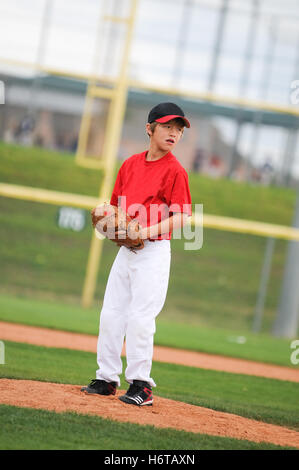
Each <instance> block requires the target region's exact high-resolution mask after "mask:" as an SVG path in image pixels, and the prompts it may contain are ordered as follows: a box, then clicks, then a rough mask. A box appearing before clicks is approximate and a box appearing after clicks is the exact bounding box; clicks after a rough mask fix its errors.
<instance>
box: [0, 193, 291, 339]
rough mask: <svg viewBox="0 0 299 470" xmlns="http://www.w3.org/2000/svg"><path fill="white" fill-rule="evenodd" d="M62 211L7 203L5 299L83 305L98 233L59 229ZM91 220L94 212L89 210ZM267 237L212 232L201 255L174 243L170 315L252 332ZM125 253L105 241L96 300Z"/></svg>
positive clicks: (273, 282)
mask: <svg viewBox="0 0 299 470" xmlns="http://www.w3.org/2000/svg"><path fill="white" fill-rule="evenodd" d="M57 212H58V207H56V206H47V205H44V204H38V203H30V202H24V201H15V200H9V199H6V198H0V223H1V225H0V242H1V243H0V259H1V268H0V269H1V278H2V280H1V286H0V291H1V292H2V293H11V294H16V295H20V294H21V295H24V294H26V295H28V296H31V297H36V298H41V299H42V298H44V299H45V298H46V299H47V298H48V299H49V298H50V299H57V300H59V299H60V300H63V301H67V302H71V303H73V304H74V303H79V302H80V298H81V293H82V288H83V282H84V276H85V270H86V264H87V257H88V251H89V244H90V239H91V228H90V226H89V225H88V226H86V228H85V229H84V230H83V231H82V232H79V233H75V232H73V231H71V230H63V229H60V228H59V227H58V226H57V223H56V219H57ZM86 217H87V221H89V214H88V213H87V212H86ZM285 248H286V243H285V242H283V241H278V242H277V244H276V250H275V255H274V258H273V267H272V274H271V279H270V283H269V290H268V297H267V300H266V305H265V313H264V320H263V331H270V329H271V325H272V323H273V320H274V318H275V315H276V307H277V303H278V299H279V291H280V283H281V279H282V275H283V265H284V254H285ZM264 249H265V239H263V238H261V237H260V238H259V237H254V236H249V235H243V234H232V233H228V232H219V231H215V230H208V229H206V230H205V231H204V245H203V248H202V249H201V250H199V251H198V252H195V253H194V252H191V251H185V250H184V246H183V240H173V241H172V265H171V275H170V281H169V289H168V295H167V299H166V303H165V306H164V316H167V317H168V319H171V320H174V321H180V322H184V323H186V322H187V323H192V324H198V325H206V326H215V327H224V328H232V329H245V330H247V331H250V329H251V327H252V323H253V317H254V310H255V304H256V299H257V292H258V287H259V278H260V271H261V268H262V259H263V255H264ZM116 254H117V247H116V246H114V245H113V244H112V243H110V242H109V241H105V242H104V250H103V256H102V261H101V268H100V271H99V275H98V282H97V286H96V295H95V299H96V300H95V302H97V303H98V302H99V301H101V300H102V298H103V295H104V290H105V285H106V282H107V279H108V275H109V271H110V268H111V266H112V263H113V260H114V258H115V256H116Z"/></svg>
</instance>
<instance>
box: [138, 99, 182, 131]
mask: <svg viewBox="0 0 299 470" xmlns="http://www.w3.org/2000/svg"><path fill="white" fill-rule="evenodd" d="M175 118H181V119H183V121H184V123H185V126H186V127H190V122H189V121H188V119H187V118H186V117H185V114H184V111H183V110H182V109H181V108H180V107H179V106H177V105H176V104H174V103H160V104H157V106H155V107H154V108H153V109H152V110H151V111H150V113H149V115H148V120H147V122H149V123H152V122H155V121H156V122H160V123H162V124H163V123H165V122H168V121H171V119H175Z"/></svg>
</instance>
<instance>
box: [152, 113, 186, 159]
mask: <svg viewBox="0 0 299 470" xmlns="http://www.w3.org/2000/svg"><path fill="white" fill-rule="evenodd" d="M146 130H147V133H148V134H149V135H150V139H151V145H155V147H157V148H159V150H162V151H165V152H169V151H171V150H173V149H174V147H175V146H176V145H177V143H178V142H179V141H180V139H181V137H182V135H183V132H184V125H183V123H181V122H180V121H177V120H175V119H172V120H171V121H168V122H165V123H164V124H161V123H159V122H158V123H157V125H156V127H155V130H154V132H152V131H151V129H150V124H147V125H146Z"/></svg>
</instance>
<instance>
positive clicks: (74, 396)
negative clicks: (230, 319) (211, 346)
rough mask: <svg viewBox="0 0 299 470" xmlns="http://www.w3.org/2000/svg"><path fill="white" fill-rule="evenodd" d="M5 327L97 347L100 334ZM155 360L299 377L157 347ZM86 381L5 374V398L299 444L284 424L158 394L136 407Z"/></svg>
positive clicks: (8, 335)
mask: <svg viewBox="0 0 299 470" xmlns="http://www.w3.org/2000/svg"><path fill="white" fill-rule="evenodd" d="M0 328H1V339H3V340H7V341H15V342H24V343H28V344H35V345H42V346H47V347H58V348H69V349H77V350H82V351H91V352H94V353H95V352H96V340H97V338H96V337H95V336H91V335H83V334H77V333H69V332H64V331H56V330H49V329H46V328H38V327H31V326H25V325H19V324H14V323H6V322H1V323H0ZM124 353H125V351H123V354H124ZM154 360H157V361H162V362H170V363H177V364H182V365H187V366H193V367H200V368H205V369H214V370H222V371H227V372H237V373H243V374H247V375H257V376H263V377H271V378H276V379H281V380H291V381H295V382H299V373H298V371H297V370H294V369H291V368H287V367H280V366H272V365H269V364H261V363H256V362H253V361H243V360H241V359H234V358H228V357H221V356H215V355H210V354H202V353H197V352H190V351H183V350H175V349H171V348H164V347H158V346H155V352H154ZM83 385H86V384H83ZM81 386H82V385H69V384H67V385H66V384H56V383H47V382H38V381H32V380H13V379H5V378H4V379H1V380H0V391H1V393H0V397H1V398H0V403H2V404H7V405H14V406H20V407H27V408H35V409H45V410H50V411H55V412H67V411H72V412H76V413H79V414H91V415H97V416H101V417H103V418H108V419H112V420H116V421H122V422H131V423H136V424H141V425H145V424H147V425H153V426H156V427H160V428H173V429H177V430H184V431H188V432H193V433H203V434H208V435H213V436H222V437H230V438H236V439H245V440H248V441H253V442H266V443H272V444H276V445H280V446H283V447H286V446H290V447H296V448H299V432H296V431H294V430H291V429H288V428H285V427H283V426H277V425H272V424H268V423H264V422H261V421H256V420H253V419H248V418H244V417H241V416H238V415H235V414H232V413H224V412H219V411H214V410H211V409H208V408H204V407H201V406H194V405H190V404H186V403H183V402H179V401H175V400H170V399H166V398H162V397H157V396H155V398H154V405H153V406H149V407H137V406H132V405H127V404H125V403H122V402H121V401H120V400H118V399H117V398H118V396H119V395H120V394H123V393H125V391H124V390H118V391H117V394H116V396H108V397H105V396H99V395H88V394H84V393H82V392H81V391H80V389H81Z"/></svg>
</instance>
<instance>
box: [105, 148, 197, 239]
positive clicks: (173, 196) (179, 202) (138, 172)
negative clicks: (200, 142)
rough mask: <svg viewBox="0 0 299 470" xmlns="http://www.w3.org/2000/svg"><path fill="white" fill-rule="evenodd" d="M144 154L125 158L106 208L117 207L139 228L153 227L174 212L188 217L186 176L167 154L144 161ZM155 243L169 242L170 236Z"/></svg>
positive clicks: (189, 203)
mask: <svg viewBox="0 0 299 470" xmlns="http://www.w3.org/2000/svg"><path fill="white" fill-rule="evenodd" d="M146 155H147V151H145V152H142V153H139V154H136V155H132V156H131V157H129V158H127V159H126V160H125V161H124V162H123V164H122V166H121V168H120V169H119V172H118V174H117V178H116V181H115V185H114V189H113V192H112V196H111V200H110V204H113V205H114V206H118V205H120V206H121V207H122V209H123V210H125V211H126V212H127V213H128V214H129V215H130V216H131V217H133V218H135V219H137V220H138V222H139V223H140V224H141V225H142V226H143V227H148V226H151V225H156V224H157V223H159V222H160V221H161V220H164V219H166V218H168V217H170V216H171V215H172V214H173V213H174V212H184V213H187V214H188V215H191V214H192V208H191V204H192V203H191V194H190V189H189V181H188V174H187V172H186V170H185V169H184V168H183V166H182V165H181V164H180V162H179V161H178V160H177V159H176V157H175V156H174V155H173V154H172V153H171V152H168V153H167V154H166V155H164V156H163V157H162V158H160V159H159V160H153V161H147V160H146ZM155 239H158V240H162V239H166V240H170V239H171V232H169V233H165V234H162V235H159V236H158V237H156V238H155Z"/></svg>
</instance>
